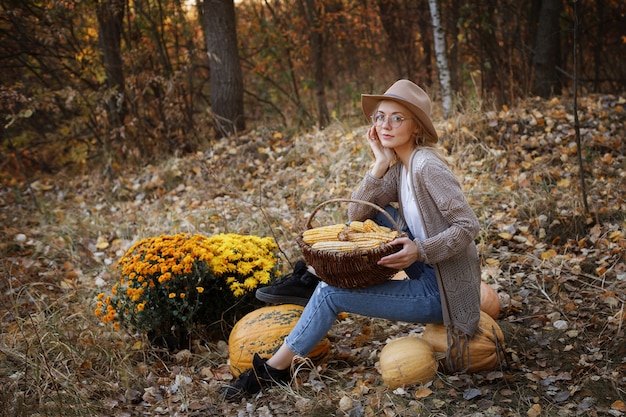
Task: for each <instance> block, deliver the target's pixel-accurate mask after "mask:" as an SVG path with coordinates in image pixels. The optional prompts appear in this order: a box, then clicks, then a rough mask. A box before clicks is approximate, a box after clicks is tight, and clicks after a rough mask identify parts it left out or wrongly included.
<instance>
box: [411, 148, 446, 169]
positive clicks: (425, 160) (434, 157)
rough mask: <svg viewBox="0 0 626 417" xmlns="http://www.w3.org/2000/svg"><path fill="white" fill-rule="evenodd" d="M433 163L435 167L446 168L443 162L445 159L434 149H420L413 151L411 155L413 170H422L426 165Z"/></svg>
mask: <svg viewBox="0 0 626 417" xmlns="http://www.w3.org/2000/svg"><path fill="white" fill-rule="evenodd" d="M431 163H434V164H436V165H441V166H445V167H448V164H447V163H446V161H445V157H444V156H443V153H442V152H441V151H439V150H438V149H435V148H429V147H421V148H418V149H416V150H415V152H414V153H413V161H412V165H413V167H414V169H420V168H423V167H424V166H426V165H429V164H431Z"/></svg>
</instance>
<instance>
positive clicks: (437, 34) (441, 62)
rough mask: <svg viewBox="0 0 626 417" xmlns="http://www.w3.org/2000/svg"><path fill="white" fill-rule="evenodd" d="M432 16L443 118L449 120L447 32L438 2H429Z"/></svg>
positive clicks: (449, 90)
mask: <svg viewBox="0 0 626 417" xmlns="http://www.w3.org/2000/svg"><path fill="white" fill-rule="evenodd" d="M428 5H429V6H430V15H431V17H432V19H433V34H434V36H433V37H434V40H435V57H436V59H437V67H438V69H439V83H440V84H441V96H442V105H443V116H444V117H445V118H447V117H448V116H449V115H450V111H451V110H452V90H451V88H450V70H449V69H448V57H447V54H446V38H445V32H444V30H443V28H442V27H441V18H440V13H439V4H438V3H437V0H428Z"/></svg>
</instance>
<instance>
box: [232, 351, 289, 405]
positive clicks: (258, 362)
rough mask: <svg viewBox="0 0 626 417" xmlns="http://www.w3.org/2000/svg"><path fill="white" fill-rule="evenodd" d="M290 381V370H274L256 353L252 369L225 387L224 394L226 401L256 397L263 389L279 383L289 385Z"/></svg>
mask: <svg viewBox="0 0 626 417" xmlns="http://www.w3.org/2000/svg"><path fill="white" fill-rule="evenodd" d="M290 380H291V373H290V371H289V369H285V370H280V369H274V368H272V367H271V366H269V365H268V364H267V363H266V362H265V360H263V359H261V357H260V356H259V355H258V354H256V353H255V354H254V358H253V359H252V369H248V370H247V371H245V372H242V373H241V374H240V375H239V377H238V378H237V380H236V381H235V382H233V383H232V384H231V385H226V386H225V387H223V388H222V394H224V398H225V399H226V400H228V401H230V400H234V399H237V398H242V397H245V396H247V395H254V394H256V393H257V392H259V391H261V388H263V387H267V386H270V385H273V384H277V383H282V384H286V383H289V381H290Z"/></svg>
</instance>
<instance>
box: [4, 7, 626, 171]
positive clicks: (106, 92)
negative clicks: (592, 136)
mask: <svg viewBox="0 0 626 417" xmlns="http://www.w3.org/2000/svg"><path fill="white" fill-rule="evenodd" d="M435 3H436V2H435ZM437 4H438V5H439V8H440V12H441V22H442V23H441V28H442V30H443V34H444V36H445V41H446V42H445V45H446V50H445V53H446V58H447V62H448V68H449V71H450V85H451V88H452V91H453V94H454V97H455V105H456V106H457V108H458V109H463V108H465V107H467V106H472V105H475V103H480V104H479V105H483V106H486V107H490V106H495V108H498V107H499V106H502V105H504V104H508V105H511V104H512V103H514V101H515V100H516V99H518V98H523V97H529V96H533V95H539V96H541V97H544V98H547V97H550V96H551V95H553V94H554V95H560V94H565V95H570V96H571V95H572V94H573V91H574V88H573V87H574V82H573V79H574V76H576V78H577V80H578V84H577V85H578V88H580V91H581V93H583V94H584V93H586V92H593V93H603V92H604V93H615V92H620V91H624V87H625V83H626V81H625V80H626V63H625V60H624V53H625V46H624V45H625V43H626V41H625V36H626V33H625V32H626V30H625V29H624V28H625V27H626V5H625V4H624V2H621V1H605V0H602V1H573V2H571V1H561V0H543V1H540V0H535V1H527V2H518V1H506V0H505V1H501V0H489V1H479V2H473V1H472V2H469V1H460V0H450V1H441V2H439V3H437ZM431 22H432V20H431V14H430V10H429V4H428V2H426V1H405V0H378V1H374V2H360V1H345V0H317V1H314V0H297V1H294V2H285V1H272V2H268V1H265V2H261V1H259V2H248V1H245V2H237V3H236V4H234V3H233V2H232V1H230V0H205V1H198V2H193V1H186V2H183V0H138V1H129V0H99V1H98V0H82V1H75V0H68V1H61V0H59V1H55V0H51V1H35V0H32V1H31V0H3V1H2V3H1V6H0V39H2V42H1V44H0V69H1V71H2V79H1V80H0V116H1V118H2V119H3V120H4V122H3V127H2V148H3V153H2V155H3V156H2V161H1V162H2V166H3V167H9V166H12V167H14V168H16V167H15V165H16V164H18V163H19V162H18V161H16V160H15V158H16V156H17V155H18V154H19V156H20V159H23V161H22V163H23V164H24V165H25V166H24V167H23V169H22V171H25V170H26V171H29V170H30V168H29V167H32V168H34V169H38V170H44V171H48V172H50V171H55V170H58V169H60V168H61V167H68V166H72V168H76V169H80V168H84V167H89V168H90V169H92V168H93V166H94V165H93V163H94V162H96V163H97V164H98V166H104V167H105V169H109V170H113V171H116V170H118V169H119V165H120V164H127V163H131V164H139V165H142V164H146V163H148V162H150V161H152V160H154V159H158V158H160V157H162V156H164V155H172V154H184V153H190V152H194V151H197V150H199V149H203V147H206V146H210V144H211V143H212V141H213V139H214V138H216V137H220V136H221V135H222V134H231V133H236V132H237V131H243V130H244V129H245V127H246V126H247V127H249V128H254V127H257V126H268V127H276V126H280V127H281V129H282V130H283V131H285V132H294V131H297V130H298V129H302V128H305V129H307V128H310V127H312V126H317V127H319V128H323V127H325V126H327V125H328V124H329V123H330V121H331V120H342V121H349V122H351V123H354V124H360V123H362V122H363V118H361V115H360V112H359V106H358V103H359V100H360V94H361V93H374V92H383V91H384V90H385V89H386V88H387V87H388V86H389V85H391V84H392V83H393V82H394V81H395V80H396V79H399V78H403V77H404V78H410V79H412V80H414V81H416V82H417V83H419V84H420V85H422V86H424V88H425V89H426V90H427V91H428V92H429V93H430V94H431V95H432V96H433V99H434V101H435V102H438V101H440V99H441V96H440V94H439V88H438V85H439V82H438V65H437V63H436V60H435V51H434V47H433V44H434V40H433V30H432V23H431ZM215 127H217V129H215Z"/></svg>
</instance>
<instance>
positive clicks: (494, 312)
mask: <svg viewBox="0 0 626 417" xmlns="http://www.w3.org/2000/svg"><path fill="white" fill-rule="evenodd" d="M500 308H501V307H500V297H499V296H498V293H497V292H496V290H494V289H493V288H492V287H491V286H489V285H488V284H487V283H486V282H484V281H480V309H481V310H482V311H484V312H485V313H487V314H489V316H491V318H492V319H494V320H497V319H498V317H499V316H500Z"/></svg>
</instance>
